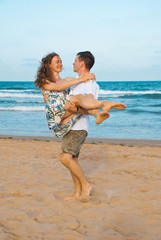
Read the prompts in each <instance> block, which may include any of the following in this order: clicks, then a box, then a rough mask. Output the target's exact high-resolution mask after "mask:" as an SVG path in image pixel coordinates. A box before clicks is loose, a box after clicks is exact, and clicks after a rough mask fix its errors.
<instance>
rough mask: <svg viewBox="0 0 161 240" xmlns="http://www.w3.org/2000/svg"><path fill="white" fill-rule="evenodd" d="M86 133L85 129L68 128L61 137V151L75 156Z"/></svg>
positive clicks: (77, 154)
mask: <svg viewBox="0 0 161 240" xmlns="http://www.w3.org/2000/svg"><path fill="white" fill-rule="evenodd" d="M87 135H88V133H87V131H86V130H70V131H69V132H68V133H67V134H66V135H65V136H64V137H63V139H62V146H61V148H62V152H63V153H68V154H71V155H73V157H75V158H77V157H78V156H79V152H80V150H81V147H82V145H83V143H84V141H85V139H86V137H87Z"/></svg>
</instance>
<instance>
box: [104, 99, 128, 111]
mask: <svg viewBox="0 0 161 240" xmlns="http://www.w3.org/2000/svg"><path fill="white" fill-rule="evenodd" d="M126 107H127V105H125V104H123V103H115V102H106V101H105V102H104V106H103V108H102V109H103V111H107V112H109V111H111V109H117V110H122V109H125V108H126Z"/></svg>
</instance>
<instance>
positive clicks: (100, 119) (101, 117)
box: [95, 111, 110, 124]
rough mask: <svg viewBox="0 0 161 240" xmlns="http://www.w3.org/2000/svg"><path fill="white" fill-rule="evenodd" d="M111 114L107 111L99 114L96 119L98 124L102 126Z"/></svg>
mask: <svg viewBox="0 0 161 240" xmlns="http://www.w3.org/2000/svg"><path fill="white" fill-rule="evenodd" d="M109 116H110V114H109V113H108V112H107V111H102V112H99V113H98V115H97V117H96V121H95V123H96V124H100V123H102V122H103V121H104V120H106V119H107V118H109Z"/></svg>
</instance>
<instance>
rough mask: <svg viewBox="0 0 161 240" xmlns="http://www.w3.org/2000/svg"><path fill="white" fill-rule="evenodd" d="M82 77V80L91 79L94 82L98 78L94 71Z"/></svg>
mask: <svg viewBox="0 0 161 240" xmlns="http://www.w3.org/2000/svg"><path fill="white" fill-rule="evenodd" d="M81 78H82V82H89V81H91V80H92V82H94V80H95V79H96V77H95V75H94V73H86V74H84V75H83V76H82V77H81Z"/></svg>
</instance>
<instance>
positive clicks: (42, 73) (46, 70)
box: [34, 52, 59, 88]
mask: <svg viewBox="0 0 161 240" xmlns="http://www.w3.org/2000/svg"><path fill="white" fill-rule="evenodd" d="M55 56H59V55H58V54H57V53H55V52H53V53H50V54H48V55H47V56H46V57H44V58H42V60H41V63H40V64H41V65H40V67H39V68H38V70H37V75H36V80H35V82H34V84H35V87H38V88H42V87H43V85H44V84H47V83H48V81H49V82H53V81H54V79H53V75H52V71H51V67H50V64H51V61H52V59H53V57H55Z"/></svg>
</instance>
